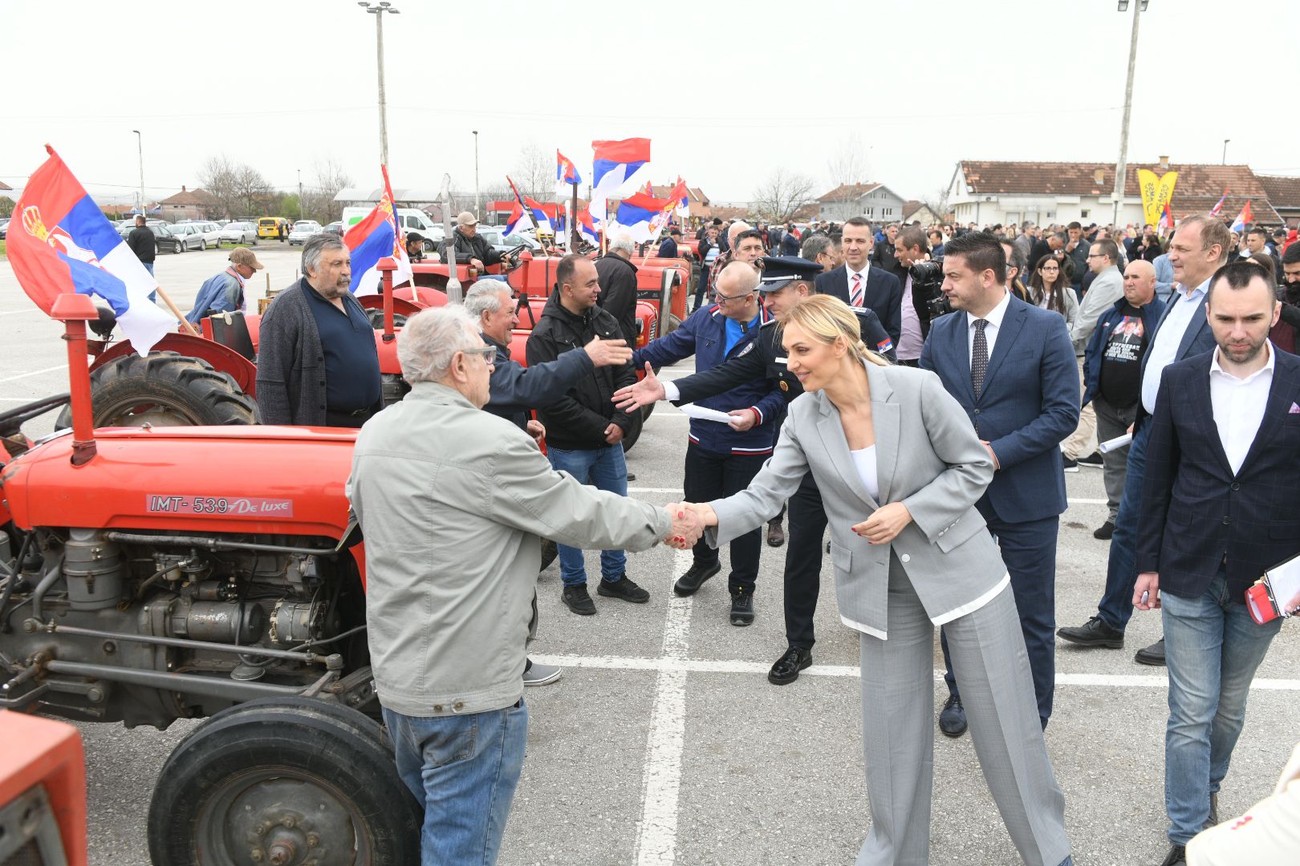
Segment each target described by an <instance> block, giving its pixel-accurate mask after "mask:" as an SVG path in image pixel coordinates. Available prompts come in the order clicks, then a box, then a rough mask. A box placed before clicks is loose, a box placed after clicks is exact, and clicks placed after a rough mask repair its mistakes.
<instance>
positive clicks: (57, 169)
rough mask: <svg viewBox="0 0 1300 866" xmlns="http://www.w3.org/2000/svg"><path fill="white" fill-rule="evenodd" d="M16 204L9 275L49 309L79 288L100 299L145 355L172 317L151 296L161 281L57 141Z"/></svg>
mask: <svg viewBox="0 0 1300 866" xmlns="http://www.w3.org/2000/svg"><path fill="white" fill-rule="evenodd" d="M45 150H46V152H47V153H49V155H50V158H49V159H47V160H46V161H45V164H44V165H42V166H41V167H40V168H38V169H36V171H35V172H34V173H33V174H32V176H31V178H30V179H28V181H27V186H26V187H25V188H24V189H23V194H22V197H21V198H20V199H18V205H17V206H16V207H15V208H14V216H13V222H12V223H10V225H9V233H8V238H7V240H6V244H7V249H8V254H9V261H10V262H12V263H13V268H14V276H15V277H17V278H18V285H20V286H22V287H23V291H25V292H26V293H27V296H28V297H29V298H31V299H32V300H33V301H35V302H36V306H38V307H40V308H41V309H42V310H43V311H44V312H45V313H46V314H47V315H48V314H49V312H50V309H51V308H52V307H53V306H54V299H55V298H57V297H58V296H59V295H61V294H64V293H65V292H80V293H81V294H83V295H94V296H97V297H99V298H101V299H102V300H104V301H105V302H106V303H107V304H108V306H109V307H112V309H113V312H114V313H115V314H116V315H117V322H118V324H119V325H121V327H122V334H123V335H124V336H125V337H126V338H127V339H129V340H130V341H131V346H132V348H134V349H135V350H136V351H137V352H139V353H140V354H141V355H145V354H147V353H148V352H149V350H150V349H152V348H153V346H154V344H155V343H157V342H158V341H159V340H161V339H162V338H163V336H164V335H165V334H167V333H168V332H169V331H174V330H175V329H176V319H175V318H174V317H173V316H171V315H170V314H169V313H167V312H166V311H165V310H163V309H161V308H160V307H158V306H157V305H155V304H154V303H153V302H152V301H150V300H149V293H150V292H152V291H153V290H154V289H156V288H157V287H158V283H157V282H156V281H155V280H154V278H153V276H152V275H151V274H150V273H149V272H148V271H147V270H145V267H144V265H142V264H141V263H140V260H139V259H137V258H136V257H135V253H133V252H131V248H130V247H128V246H127V245H126V242H125V241H124V240H123V239H122V238H121V237H120V236H119V235H118V233H117V230H116V229H114V228H113V226H112V224H110V223H109V221H108V219H107V218H105V216H104V214H103V213H102V212H101V211H100V209H99V207H98V206H97V205H96V204H95V203H94V202H93V201H92V200H91V198H90V196H88V195H86V190H85V189H83V188H82V186H81V184H80V183H79V182H78V181H77V179H76V178H75V177H73V176H72V172H71V171H69V170H68V167H67V166H66V165H64V163H63V160H62V159H60V158H59V155H58V154H57V153H55V152H54V148H52V147H50V146H49V145H46V146H45Z"/></svg>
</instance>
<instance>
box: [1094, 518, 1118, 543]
mask: <svg viewBox="0 0 1300 866" xmlns="http://www.w3.org/2000/svg"><path fill="white" fill-rule="evenodd" d="M1114 536H1115V524H1114V523H1112V522H1111V521H1109V520H1107V521H1106V522H1105V523H1103V524H1102V525H1101V526H1098V527H1097V528H1096V529H1094V530H1093V531H1092V537H1093V538H1095V539H1097V540H1098V541H1110V540H1111V539H1112V538H1113V537H1114Z"/></svg>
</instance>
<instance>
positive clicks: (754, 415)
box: [634, 261, 785, 626]
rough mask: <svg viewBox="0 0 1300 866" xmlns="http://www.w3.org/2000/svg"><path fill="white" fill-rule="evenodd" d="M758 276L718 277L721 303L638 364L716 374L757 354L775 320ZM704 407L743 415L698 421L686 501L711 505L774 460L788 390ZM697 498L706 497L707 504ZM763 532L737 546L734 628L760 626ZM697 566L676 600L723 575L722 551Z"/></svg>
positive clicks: (757, 388)
mask: <svg viewBox="0 0 1300 866" xmlns="http://www.w3.org/2000/svg"><path fill="white" fill-rule="evenodd" d="M758 279H759V275H758V269H757V268H756V267H755V266H754V265H752V264H750V263H748V262H740V261H737V262H732V263H731V264H729V265H727V266H726V267H725V268H723V270H722V272H721V273H720V274H719V275H718V283H717V291H716V293H715V297H716V299H717V303H716V304H715V305H714V306H711V307H705V308H702V309H699V310H696V311H695V312H694V313H692V314H691V315H690V316H689V317H688V318H687V319H686V321H685V322H683V323H682V325H681V327H680V328H678V329H677V330H675V331H673V332H672V333H671V334H668V335H666V336H663V337H660V338H659V339H657V340H655V341H654V342H653V343H651V344H650V345H648V346H646V347H645V348H643V349H640V350H638V351H637V353H636V355H635V358H634V360H635V363H636V364H637V366H641V365H643V364H645V363H646V362H649V363H650V364H652V365H653V366H655V367H660V366H663V365H665V364H672V363H674V362H676V361H680V360H681V359H683V358H687V357H690V356H691V355H695V367H696V370H697V371H703V370H709V369H712V368H714V367H717V366H718V365H720V364H722V363H723V362H724V361H726V360H727V359H728V358H734V357H738V356H739V355H742V354H745V353H748V352H752V351H753V350H754V341H755V339H756V338H757V337H758V333H759V327H760V326H761V325H762V324H763V323H764V322H765V321H767V320H768V319H770V318H771V317H770V315H768V314H767V313H766V311H765V310H764V309H763V307H762V305H761V304H760V303H759V298H758ZM697 405H699V406H702V407H705V408H708V409H716V410H718V411H721V412H728V411H731V410H743V412H742V413H741V414H738V415H736V416H733V420H732V421H731V422H730V423H725V424H724V423H722V422H719V421H708V420H702V419H692V420H691V428H690V443H689V444H688V445H687V446H686V478H685V482H684V487H685V494H686V500H687V501H689V502H708V501H711V500H712V499H716V498H719V497H724V496H730V495H731V494H733V493H737V492H739V491H741V490H744V489H745V488H746V487H748V486H749V482H750V481H752V480H753V479H754V476H755V475H757V474H758V470H759V469H761V468H762V467H763V463H764V462H765V461H766V460H767V458H768V457H769V456H771V454H772V446H773V444H774V443H775V441H776V423H775V422H776V419H777V418H778V416H780V415H781V414H782V410H783V409H784V408H785V398H784V397H782V395H781V391H780V389H779V388H778V387H777V386H776V385H775V383H773V382H771V381H770V380H768V379H767V378H763V377H756V378H754V379H753V380H751V381H749V382H747V383H745V384H742V385H738V386H736V387H734V388H732V389H731V390H729V391H726V392H725V393H722V394H719V395H717V396H714V397H708V398H705V399H703V400H700V401H699V403H698V404H697ZM696 497H704V498H703V499H699V498H696ZM762 543H763V541H762V535H761V531H760V530H757V529H756V530H754V531H753V532H749V533H746V534H745V535H743V536H741V537H740V538H737V539H736V540H735V541H733V542H731V574H730V576H729V577H728V579H727V585H728V588H729V589H730V591H731V624H732V625H735V626H747V625H749V624H750V623H752V622H753V621H754V581H755V578H756V577H757V576H758V560H759V553H760V551H761V550H762ZM693 552H694V562H693V563H692V564H691V567H690V568H689V569H688V570H687V571H686V573H685V574H683V575H682V576H681V577H680V578H679V579H678V580H677V582H676V583H675V584H673V592H675V593H677V594H678V595H681V596H688V595H693V594H694V593H695V591H696V590H698V589H699V588H700V586H701V585H702V584H703V583H704V582H705V581H706V580H708V579H709V578H711V577H713V576H714V575H715V574H717V573H718V572H719V571H721V570H722V565H721V563H720V562H719V561H718V551H717V550H715V549H714V548H712V547H710V546H709V545H708V544H707V543H705V542H704V541H703V540H701V541H700V542H698V543H696V545H695V548H694V551H693Z"/></svg>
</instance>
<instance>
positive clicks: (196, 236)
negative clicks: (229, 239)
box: [171, 223, 208, 250]
mask: <svg viewBox="0 0 1300 866" xmlns="http://www.w3.org/2000/svg"><path fill="white" fill-rule="evenodd" d="M171 232H172V234H173V235H174V236H176V237H177V238H179V239H180V242H181V248H182V249H185V250H206V249H207V248H208V242H207V240H205V239H204V237H203V230H202V229H200V228H199V227H198V226H196V225H195V224H194V223H177V224H176V225H174V226H172V228H171Z"/></svg>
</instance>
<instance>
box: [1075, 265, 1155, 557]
mask: <svg viewBox="0 0 1300 866" xmlns="http://www.w3.org/2000/svg"><path fill="white" fill-rule="evenodd" d="M1094 246H1095V245H1094ZM1164 311H1165V305H1164V302H1163V301H1161V300H1160V299H1159V298H1157V297H1156V269H1155V266H1154V265H1152V264H1151V263H1150V262H1148V261H1145V260H1143V259H1136V260H1134V261H1132V262H1129V264H1128V267H1127V268H1125V269H1124V295H1123V297H1121V298H1119V299H1118V300H1117V301H1115V303H1113V304H1111V305H1110V307H1108V308H1107V309H1105V310H1103V311H1102V313H1101V315H1100V316H1098V317H1097V326H1096V329H1095V330H1094V331H1093V333H1092V337H1091V338H1090V339H1089V340H1088V346H1087V348H1086V349H1085V350H1084V354H1083V375H1084V382H1083V384H1084V390H1083V405H1085V406H1086V405H1088V403H1089V402H1091V403H1092V406H1093V409H1094V411H1096V413H1097V441H1098V442H1105V441H1107V440H1109V439H1114V438H1116V437H1117V436H1123V435H1124V434H1125V433H1126V432H1127V431H1128V429H1129V426H1130V425H1132V423H1133V421H1134V420H1135V419H1136V418H1137V407H1138V401H1139V399H1140V397H1141V390H1142V389H1141V379H1142V358H1143V356H1144V355H1145V354H1146V351H1147V349H1148V348H1149V347H1150V345H1151V335H1152V334H1154V333H1155V329H1156V325H1157V323H1159V321H1160V316H1161V314H1163V313H1164ZM1101 459H1102V470H1103V473H1104V477H1105V482H1106V507H1107V509H1108V512H1107V516H1106V522H1105V523H1103V524H1102V525H1101V526H1100V527H1099V528H1098V529H1097V530H1096V531H1095V532H1094V533H1093V537H1094V538H1098V539H1102V540H1109V539H1110V537H1111V536H1112V535H1113V534H1114V532H1115V518H1116V517H1117V515H1118V514H1119V500H1120V497H1121V496H1123V495H1124V480H1125V476H1126V474H1127V472H1126V466H1127V463H1128V446H1125V447H1123V448H1116V449H1114V450H1112V451H1109V452H1107V453H1106V454H1103V455H1102V457H1101Z"/></svg>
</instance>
